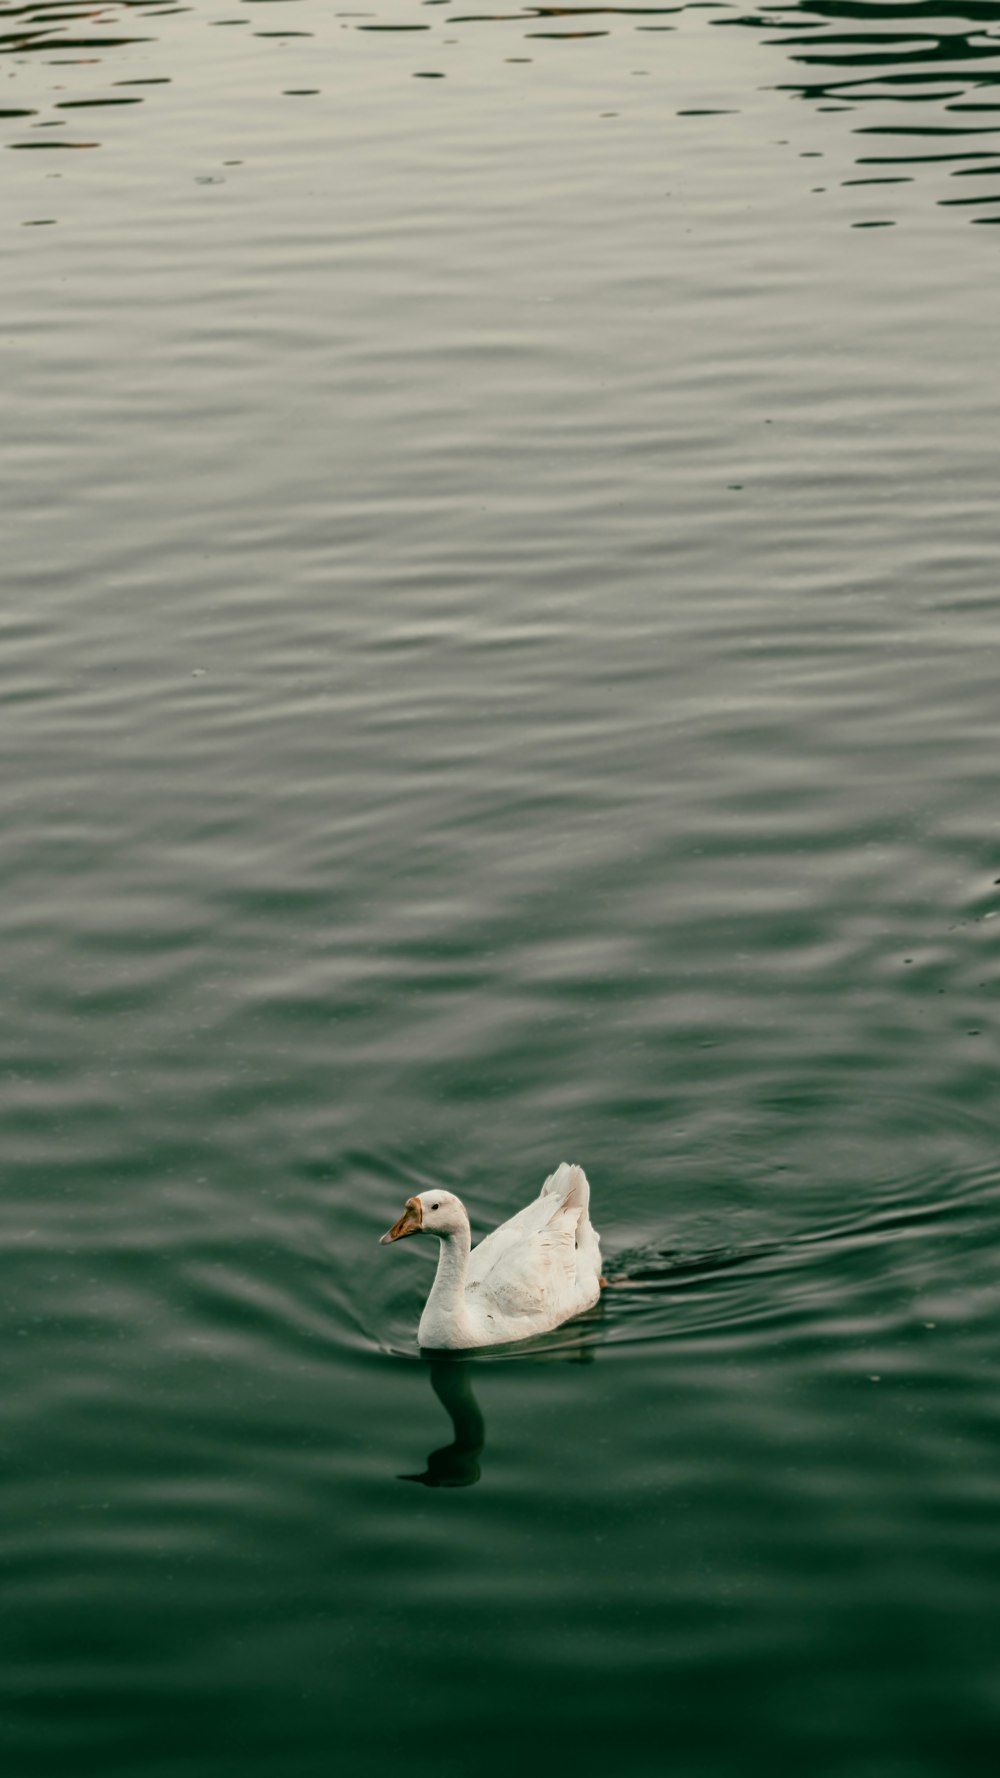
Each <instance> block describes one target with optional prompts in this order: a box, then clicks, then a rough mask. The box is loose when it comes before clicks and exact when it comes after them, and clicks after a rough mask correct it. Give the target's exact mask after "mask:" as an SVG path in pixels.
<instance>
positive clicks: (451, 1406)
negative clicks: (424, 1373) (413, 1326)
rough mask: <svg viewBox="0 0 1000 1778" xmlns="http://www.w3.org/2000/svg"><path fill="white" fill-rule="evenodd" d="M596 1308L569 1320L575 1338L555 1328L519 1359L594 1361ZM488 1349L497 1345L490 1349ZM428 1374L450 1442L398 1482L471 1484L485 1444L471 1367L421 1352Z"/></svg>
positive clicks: (465, 1360)
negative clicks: (449, 1428) (418, 1470)
mask: <svg viewBox="0 0 1000 1778" xmlns="http://www.w3.org/2000/svg"><path fill="white" fill-rule="evenodd" d="M600 1313H601V1305H600V1304H599V1303H598V1304H597V1305H595V1307H594V1308H593V1309H592V1310H591V1311H590V1313H589V1314H588V1315H581V1316H579V1317H578V1319H577V1320H576V1322H575V1323H574V1333H575V1334H576V1335H577V1337H575V1338H573V1339H569V1340H567V1339H566V1337H565V1334H564V1333H563V1332H562V1331H560V1332H559V1333H558V1334H557V1335H555V1336H553V1337H552V1338H551V1339H548V1340H544V1341H540V1342H537V1343H535V1344H534V1345H533V1346H532V1348H531V1350H530V1351H526V1352H525V1353H524V1361H525V1362H531V1363H533V1364H543V1363H547V1362H551V1361H553V1360H556V1361H559V1360H561V1361H565V1360H567V1359H568V1360H569V1362H570V1363H571V1364H593V1362H594V1359H595V1357H596V1356H597V1348H596V1346H595V1345H594V1343H593V1340H592V1339H591V1338H590V1337H589V1336H590V1335H591V1334H592V1332H593V1327H594V1324H595V1322H596V1321H597V1320H598V1318H599V1316H600ZM489 1350H490V1351H491V1352H494V1353H495V1352H497V1351H498V1350H500V1348H498V1347H491V1348H489ZM423 1356H424V1359H425V1362H426V1363H427V1365H428V1368H429V1370H430V1373H431V1388H432V1389H433V1391H434V1393H435V1395H436V1396H437V1398H438V1401H439V1402H440V1403H441V1405H442V1407H443V1408H444V1410H445V1413H446V1414H447V1415H448V1418H449V1419H450V1421H451V1425H452V1431H453V1432H454V1434H455V1436H454V1438H453V1439H452V1441H451V1444H450V1445H442V1446H441V1447H440V1449H439V1450H437V1451H431V1453H430V1455H429V1457H428V1459H427V1468H426V1469H425V1470H423V1471H422V1472H421V1473H420V1475H401V1476H400V1477H399V1480H400V1481H401V1482H422V1483H423V1486H424V1487H425V1488H471V1487H472V1484H473V1482H478V1480H479V1476H480V1469H479V1459H480V1457H481V1455H482V1451H483V1446H484V1445H485V1443H486V1422H485V1420H484V1419H483V1416H482V1410H481V1409H480V1406H479V1403H478V1401H477V1400H476V1397H475V1394H474V1393H473V1388H472V1379H473V1375H474V1372H475V1366H474V1365H473V1364H471V1363H470V1362H469V1359H468V1358H467V1357H465V1358H459V1357H457V1356H456V1355H455V1354H448V1355H447V1356H443V1355H440V1354H439V1355H438V1356H436V1357H432V1356H431V1354H430V1353H429V1352H426V1351H425V1352H424V1354H423Z"/></svg>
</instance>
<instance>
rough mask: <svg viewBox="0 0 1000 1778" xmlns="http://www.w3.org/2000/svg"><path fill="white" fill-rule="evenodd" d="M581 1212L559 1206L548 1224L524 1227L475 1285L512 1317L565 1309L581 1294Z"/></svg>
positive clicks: (493, 1303) (481, 1293) (484, 1297)
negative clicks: (577, 1238)
mask: <svg viewBox="0 0 1000 1778" xmlns="http://www.w3.org/2000/svg"><path fill="white" fill-rule="evenodd" d="M579 1220H580V1212H579V1210H577V1209H575V1208H574V1207H569V1208H566V1209H556V1210H555V1211H553V1212H551V1213H550V1220H549V1221H548V1222H547V1223H546V1224H545V1225H544V1227H543V1228H535V1229H522V1231H521V1232H520V1234H519V1236H518V1238H517V1239H516V1240H514V1241H512V1242H511V1243H510V1245H509V1246H507V1247H505V1248H504V1249H503V1251H502V1252H500V1253H498V1254H497V1257H496V1258H495V1259H494V1262H493V1264H492V1265H491V1266H490V1267H489V1269H488V1270H487V1271H486V1272H485V1273H484V1275H483V1277H482V1278H481V1280H479V1281H478V1283H477V1284H475V1285H474V1286H473V1288H474V1289H475V1291H476V1294H477V1296H480V1298H481V1300H482V1301H483V1302H484V1303H485V1302H487V1301H488V1302H489V1303H490V1304H491V1305H492V1306H493V1307H495V1308H496V1309H498V1310H499V1312H500V1314H501V1315H503V1316H508V1317H511V1318H513V1317H515V1316H521V1315H530V1316H535V1317H538V1316H543V1315H545V1316H547V1315H549V1314H555V1313H558V1312H559V1311H560V1310H563V1311H565V1309H567V1308H568V1307H569V1306H570V1305H572V1304H573V1303H574V1302H575V1300H576V1295H577V1245H576V1231H577V1224H578V1222H579Z"/></svg>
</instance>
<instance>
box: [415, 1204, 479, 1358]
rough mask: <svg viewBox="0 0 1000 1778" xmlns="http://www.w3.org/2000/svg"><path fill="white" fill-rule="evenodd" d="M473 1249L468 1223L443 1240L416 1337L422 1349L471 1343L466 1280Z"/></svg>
mask: <svg viewBox="0 0 1000 1778" xmlns="http://www.w3.org/2000/svg"><path fill="white" fill-rule="evenodd" d="M471 1248H472V1235H471V1233H470V1230H469V1225H468V1223H466V1225H465V1227H464V1228H463V1229H459V1230H458V1231H457V1233H456V1234H453V1235H442V1236H441V1237H440V1241H439V1252H438V1263H437V1272H436V1273H435V1277H434V1283H433V1285H432V1286H431V1294H430V1296H429V1297H428V1298H427V1302H426V1304H425V1306H424V1312H423V1314H422V1315H421V1317H420V1328H419V1332H418V1335H417V1337H418V1339H419V1341H420V1344H421V1345H422V1346H431V1347H434V1346H438V1347H443V1346H464V1345H466V1344H467V1343H468V1342H467V1333H468V1329H467V1326H466V1320H467V1316H466V1305H465V1279H466V1274H467V1272H468V1269H469V1253H470V1250H471Z"/></svg>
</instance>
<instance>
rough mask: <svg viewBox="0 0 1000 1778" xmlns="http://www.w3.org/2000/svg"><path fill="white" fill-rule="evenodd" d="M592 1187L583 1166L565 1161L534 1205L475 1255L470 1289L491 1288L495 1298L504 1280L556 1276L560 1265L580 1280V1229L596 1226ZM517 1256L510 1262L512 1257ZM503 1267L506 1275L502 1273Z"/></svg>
mask: <svg viewBox="0 0 1000 1778" xmlns="http://www.w3.org/2000/svg"><path fill="white" fill-rule="evenodd" d="M589 1205H590V1184H589V1182H588V1179H587V1175H586V1173H585V1172H584V1170H583V1168H582V1167H576V1166H571V1165H570V1163H569V1162H568V1161H563V1163H562V1166H560V1167H557V1168H556V1170H555V1172H554V1173H550V1174H549V1177H548V1179H547V1180H546V1181H545V1184H544V1185H543V1186H542V1189H541V1191H540V1192H539V1194H538V1197H537V1198H535V1200H534V1201H533V1203H531V1204H526V1205H525V1207H524V1209H523V1210H519V1211H518V1213H517V1215H516V1216H512V1217H511V1218H510V1221H509V1222H504V1223H501V1224H500V1227H499V1228H498V1229H494V1230H493V1233H492V1234H491V1235H487V1236H486V1239H485V1240H484V1241H480V1243H479V1246H478V1247H474V1248H473V1250H472V1252H471V1254H470V1255H469V1271H468V1283H469V1285H472V1286H474V1285H485V1284H486V1282H487V1280H489V1287H490V1294H491V1295H492V1294H493V1292H494V1289H495V1288H496V1287H497V1286H498V1285H499V1283H500V1282H501V1280H503V1279H514V1278H516V1277H517V1276H519V1275H521V1276H524V1277H530V1276H532V1275H533V1274H535V1273H537V1275H538V1276H539V1277H541V1276H542V1275H543V1274H544V1275H546V1276H550V1274H551V1268H552V1267H553V1266H554V1265H564V1266H568V1267H569V1268H570V1270H571V1272H572V1275H573V1277H574V1278H575V1276H576V1240H577V1229H578V1226H579V1228H580V1229H583V1228H584V1227H586V1228H588V1229H589V1227H590V1222H589V1218H588V1214H587V1212H588V1208H589ZM511 1254H514V1255H515V1256H516V1257H515V1258H514V1259H513V1260H512V1261H510V1263H505V1262H507V1261H508V1256H510V1255H511ZM500 1267H502V1270H498V1268H500Z"/></svg>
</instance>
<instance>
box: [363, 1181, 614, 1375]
mask: <svg viewBox="0 0 1000 1778" xmlns="http://www.w3.org/2000/svg"><path fill="white" fill-rule="evenodd" d="M589 1212H590V1185H589V1183H588V1180H587V1175H586V1173H585V1172H584V1170H583V1168H582V1167H574V1166H570V1164H569V1163H568V1162H567V1161H564V1162H563V1164H562V1166H561V1167H558V1168H557V1169H556V1171H555V1172H554V1173H553V1174H551V1175H550V1177H549V1178H548V1179H547V1180H546V1181H545V1184H544V1185H543V1186H542V1189H541V1192H540V1193H539V1195H538V1197H537V1198H536V1199H535V1201H534V1203H532V1204H527V1205H526V1206H525V1208H524V1209H523V1210H520V1211H518V1214H517V1215H516V1216H512V1217H511V1218H510V1221H509V1222H504V1223H501V1225H500V1227H499V1228H498V1229H494V1230H493V1233H492V1234H491V1235H487V1236H486V1239H485V1240H484V1241H480V1243H479V1246H478V1247H473V1246H472V1233H471V1230H470V1228H469V1217H468V1213H467V1211H466V1209H465V1205H464V1204H463V1203H462V1201H461V1199H460V1198H456V1197H455V1195H454V1193H452V1192H445V1191H441V1192H438V1191H429V1192H421V1194H420V1196H419V1197H415V1198H410V1199H408V1201H407V1206H406V1209H405V1211H404V1212H403V1215H402V1216H401V1217H400V1219H399V1221H398V1222H397V1223H396V1224H395V1225H394V1226H393V1227H392V1228H391V1229H390V1230H389V1232H388V1234H385V1235H383V1236H382V1240H383V1241H384V1242H387V1241H398V1240H400V1239H402V1237H403V1236H404V1235H416V1234H419V1233H421V1232H423V1233H426V1234H434V1235H438V1236H439V1237H440V1241H441V1251H440V1253H439V1255H438V1266H437V1274H436V1276H435V1279H434V1283H433V1286H432V1288H431V1293H430V1296H429V1297H428V1298H427V1303H426V1305H425V1308H424V1312H423V1314H422V1315H421V1317H420V1326H419V1328H418V1330H417V1338H418V1339H419V1341H420V1344H421V1345H422V1346H427V1347H429V1348H432V1349H434V1350H445V1349H449V1348H450V1349H453V1350H454V1349H459V1350H462V1349H466V1348H468V1347H471V1346H496V1345H501V1344H503V1343H504V1342H505V1341H507V1340H527V1339H530V1338H531V1336H532V1335H533V1334H540V1333H548V1332H549V1331H550V1330H551V1329H552V1328H553V1327H559V1326H560V1324H561V1323H562V1322H563V1321H568V1320H569V1319H570V1317H571V1316H573V1315H580V1314H582V1313H583V1311H584V1310H585V1309H590V1308H593V1305H594V1304H595V1303H596V1302H597V1300H598V1298H599V1297H600V1294H601V1285H602V1283H603V1279H602V1277H601V1243H600V1239H599V1237H598V1235H597V1232H596V1230H595V1229H594V1227H593V1225H592V1224H591V1221H590V1214H589Z"/></svg>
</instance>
